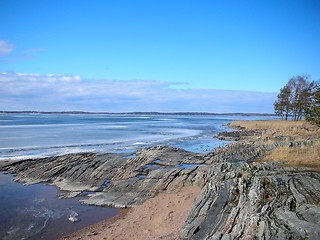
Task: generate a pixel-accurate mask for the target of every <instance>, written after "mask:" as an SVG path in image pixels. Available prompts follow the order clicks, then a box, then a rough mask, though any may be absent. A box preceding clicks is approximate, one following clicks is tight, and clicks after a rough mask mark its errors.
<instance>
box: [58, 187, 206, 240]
mask: <svg viewBox="0 0 320 240" xmlns="http://www.w3.org/2000/svg"><path fill="white" fill-rule="evenodd" d="M199 192H200V187H196V186H192V187H184V188H182V189H181V191H180V192H178V193H160V194H158V195H157V196H156V197H154V198H152V199H149V200H147V201H146V202H145V203H143V204H142V205H140V206H137V207H134V208H132V209H130V210H127V212H126V211H123V210H122V211H120V215H117V216H116V219H111V220H110V219H109V220H105V221H102V222H100V223H97V224H95V225H92V226H89V227H87V228H85V229H82V230H80V231H79V232H76V233H73V234H71V235H69V236H66V237H64V238H62V239H66V240H71V239H99V240H100V239H108V240H111V239H115V240H126V239H132V240H142V239H143V240H145V239H168V240H169V239H170V240H172V239H182V237H181V235H180V232H181V228H182V226H183V225H184V223H185V221H186V219H187V216H188V214H189V211H190V209H191V207H192V206H193V204H194V198H195V197H196V196H197V195H198V194H199Z"/></svg>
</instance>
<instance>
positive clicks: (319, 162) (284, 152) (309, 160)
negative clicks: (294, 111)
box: [230, 120, 320, 172]
mask: <svg viewBox="0 0 320 240" xmlns="http://www.w3.org/2000/svg"><path fill="white" fill-rule="evenodd" d="M230 126H231V127H234V128H239V127H240V128H243V129H245V130H260V131H261V134H259V135H257V136H253V137H252V138H251V140H254V141H255V142H256V143H260V142H274V141H279V139H282V140H284V141H302V140H308V139H310V138H316V139H319V137H320V128H319V127H317V126H314V125H311V124H310V123H308V122H306V121H303V120H302V121H285V120H257V121H234V122H232V123H231V124H230ZM259 161H262V162H266V161H272V162H280V163H282V164H283V165H284V166H293V167H309V168H312V169H313V170H314V171H318V172H320V141H316V143H315V144H314V145H312V146H310V147H305V146H304V147H301V148H291V147H281V148H278V149H276V150H275V151H273V152H271V153H270V154H268V155H266V156H265V157H263V158H262V159H259Z"/></svg>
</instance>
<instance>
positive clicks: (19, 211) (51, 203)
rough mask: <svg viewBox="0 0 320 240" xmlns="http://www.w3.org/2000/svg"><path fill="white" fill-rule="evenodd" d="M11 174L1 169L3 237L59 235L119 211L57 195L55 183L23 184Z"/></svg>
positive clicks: (1, 227) (0, 211)
mask: <svg viewBox="0 0 320 240" xmlns="http://www.w3.org/2000/svg"><path fill="white" fill-rule="evenodd" d="M12 178H13V177H12V176H11V175H4V174H3V173H0V196H1V197H0V239H4V240H6V239H8V240H9V239H46V240H47V239H48V240H50V239H57V238H59V237H62V236H64V235H66V234H69V233H72V232H75V231H77V230H79V229H81V228H84V227H86V226H89V225H91V224H94V223H97V222H99V221H101V220H104V219H107V218H110V217H113V216H115V215H116V214H117V210H116V209H112V208H100V207H92V206H86V205H82V204H80V203H79V202H77V199H56V196H57V194H58V190H57V189H56V188H55V187H53V186H45V185H43V184H35V185H30V186H23V185H22V184H20V183H15V182H12V181H11V179H12ZM69 218H70V220H72V219H78V221H76V222H74V223H73V222H72V221H70V220H69Z"/></svg>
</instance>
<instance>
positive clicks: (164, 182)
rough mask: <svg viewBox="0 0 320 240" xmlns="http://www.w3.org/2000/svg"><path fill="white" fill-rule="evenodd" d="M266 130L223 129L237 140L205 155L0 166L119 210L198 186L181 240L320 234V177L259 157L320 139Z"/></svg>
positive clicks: (146, 152) (157, 150)
mask: <svg viewBox="0 0 320 240" xmlns="http://www.w3.org/2000/svg"><path fill="white" fill-rule="evenodd" d="M264 131H265V130H264V129H257V130H245V129H243V128H241V127H239V128H237V130H236V131H234V132H224V133H220V134H219V135H218V136H216V137H217V138H220V139H224V140H226V139H227V140H229V141H232V143H230V144H229V145H227V146H225V147H223V148H217V149H215V151H214V152H210V153H207V154H196V153H192V152H188V151H185V150H183V149H177V148H172V147H166V146H159V147H151V148H146V149H141V150H139V151H136V152H134V153H133V154H129V155H128V154H116V153H106V154H96V153H81V154H69V155H64V156H58V157H50V158H43V159H35V160H23V161H18V162H14V163H7V164H4V165H3V166H0V170H1V171H5V172H6V173H10V174H15V178H14V181H18V182H21V183H24V184H34V183H50V184H52V185H55V186H57V187H58V188H59V189H60V195H59V197H60V198H71V197H75V196H80V195H81V196H83V195H86V196H87V197H86V198H82V200H81V202H82V203H84V204H89V205H96V206H111V207H116V208H127V207H136V206H139V205H141V204H143V203H144V202H146V201H147V200H149V199H153V198H154V197H155V196H157V195H159V194H161V193H178V192H180V191H182V190H183V189H184V188H185V187H192V186H196V187H198V188H201V191H200V193H199V194H198V196H197V197H196V199H195V202H194V204H193V207H192V209H191V211H190V213H189V215H188V217H187V220H186V222H185V224H184V226H183V228H182V229H181V235H182V236H181V238H186V239H195V240H196V239H199V240H200V239H224V240H226V239H320V206H319V201H320V174H319V173H317V172H314V171H312V170H310V169H307V168H297V167H284V166H281V165H280V164H279V163H272V162H254V161H253V160H254V159H257V158H260V157H262V156H264V155H265V154H266V153H268V152H271V151H273V150H275V149H277V148H279V147H284V146H286V147H290V148H299V147H301V146H312V145H313V144H314V143H315V142H316V141H317V137H309V138H307V139H302V140H301V139H299V140H297V139H295V138H294V137H293V136H281V137H278V138H277V137H276V138H275V139H274V141H272V142H270V141H267V140H268V139H264V138H263V133H264ZM236 141H237V142H236ZM148 237H149V236H148ZM146 238H147V237H146ZM146 238H145V239H146ZM141 239H144V238H141ZM159 239H161V238H159ZM163 239H165V238H163Z"/></svg>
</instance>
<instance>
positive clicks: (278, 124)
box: [230, 120, 320, 142]
mask: <svg viewBox="0 0 320 240" xmlns="http://www.w3.org/2000/svg"><path fill="white" fill-rule="evenodd" d="M230 126H231V127H237V126H241V127H244V128H245V129H246V130H256V129H263V130H264V133H263V134H262V135H261V138H259V139H261V141H264V142H272V141H274V139H275V136H287V139H288V141H289V140H290V138H291V140H292V139H293V138H294V140H295V141H299V140H305V139H308V138H309V137H314V136H317V137H319V136H320V128H319V127H317V126H314V125H312V124H310V123H309V122H307V121H304V120H302V121H286V120H255V121H234V122H232V123H231V124H230ZM289 137H290V138H289ZM291 140H290V141H291Z"/></svg>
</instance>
